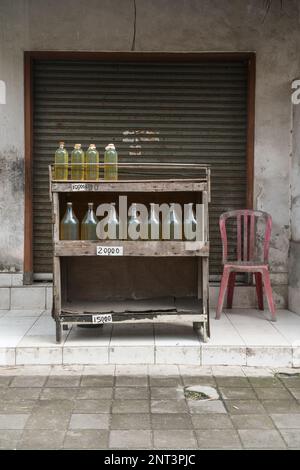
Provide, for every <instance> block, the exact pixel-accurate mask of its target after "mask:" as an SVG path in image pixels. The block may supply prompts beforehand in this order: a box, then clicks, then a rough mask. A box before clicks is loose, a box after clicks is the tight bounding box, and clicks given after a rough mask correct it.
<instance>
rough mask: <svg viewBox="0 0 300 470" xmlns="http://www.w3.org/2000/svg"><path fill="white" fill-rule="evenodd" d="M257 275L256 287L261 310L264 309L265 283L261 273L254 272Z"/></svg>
mask: <svg viewBox="0 0 300 470" xmlns="http://www.w3.org/2000/svg"><path fill="white" fill-rule="evenodd" d="M254 276H255V287H256V295H257V302H258V308H259V310H264V296H263V285H262V275H261V273H254Z"/></svg>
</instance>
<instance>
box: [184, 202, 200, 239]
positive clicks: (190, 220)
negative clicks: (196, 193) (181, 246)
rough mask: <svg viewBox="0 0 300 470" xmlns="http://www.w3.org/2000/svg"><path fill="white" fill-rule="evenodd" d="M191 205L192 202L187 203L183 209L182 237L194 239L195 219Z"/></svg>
mask: <svg viewBox="0 0 300 470" xmlns="http://www.w3.org/2000/svg"><path fill="white" fill-rule="evenodd" d="M193 205H194V203H193V202H190V203H188V204H187V205H186V208H185V211H184V238H185V240H195V238H196V229H197V220H196V218H195V214H194V210H193Z"/></svg>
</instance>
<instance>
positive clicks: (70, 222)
mask: <svg viewBox="0 0 300 470" xmlns="http://www.w3.org/2000/svg"><path fill="white" fill-rule="evenodd" d="M60 239H61V240H79V222H78V219H77V217H76V215H75V214H74V212H73V207H72V202H68V203H67V210H66V212H65V215H64V217H63V219H62V221H61V223H60Z"/></svg>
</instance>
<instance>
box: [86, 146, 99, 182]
mask: <svg viewBox="0 0 300 470" xmlns="http://www.w3.org/2000/svg"><path fill="white" fill-rule="evenodd" d="M85 163H86V165H85V179H86V180H98V179H99V165H98V163H99V152H98V150H97V149H96V145H95V144H90V146H89V148H88V149H87V151H86V153H85ZM90 163H92V165H90Z"/></svg>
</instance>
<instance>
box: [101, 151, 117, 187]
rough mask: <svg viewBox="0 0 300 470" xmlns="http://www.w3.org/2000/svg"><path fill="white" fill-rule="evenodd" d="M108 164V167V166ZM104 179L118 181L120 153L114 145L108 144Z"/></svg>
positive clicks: (105, 155)
mask: <svg viewBox="0 0 300 470" xmlns="http://www.w3.org/2000/svg"><path fill="white" fill-rule="evenodd" d="M106 164H107V165H106ZM104 179H105V180H117V179H118V153H117V151H116V149H115V146H114V144H108V145H107V146H106V147H105V152H104Z"/></svg>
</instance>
